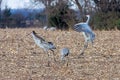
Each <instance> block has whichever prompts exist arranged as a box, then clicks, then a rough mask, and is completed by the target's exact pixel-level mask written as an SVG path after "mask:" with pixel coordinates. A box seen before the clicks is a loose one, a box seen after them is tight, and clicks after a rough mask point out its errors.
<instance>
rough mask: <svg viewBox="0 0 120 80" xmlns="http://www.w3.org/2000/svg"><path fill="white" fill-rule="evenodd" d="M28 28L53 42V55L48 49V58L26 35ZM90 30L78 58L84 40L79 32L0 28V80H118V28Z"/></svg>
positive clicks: (28, 31)
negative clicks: (92, 34) (66, 51)
mask: <svg viewBox="0 0 120 80" xmlns="http://www.w3.org/2000/svg"><path fill="white" fill-rule="evenodd" d="M32 30H35V31H36V32H37V33H38V35H40V36H41V37H43V38H44V39H45V40H47V41H51V42H54V44H55V46H56V48H57V49H56V50H54V51H55V56H54V55H53V54H52V52H49V53H50V57H49V59H48V56H47V54H46V53H45V52H44V51H43V50H42V49H41V48H39V47H38V46H37V45H36V44H35V43H34V41H33V39H32V37H31V35H28V34H30V32H31V31H32ZM94 32H95V34H96V39H95V41H94V45H93V47H92V46H91V44H89V46H88V48H87V50H86V51H85V54H84V56H81V57H80V58H78V55H79V54H80V51H81V50H82V47H83V44H84V38H83V35H82V34H81V33H78V32H75V31H45V30H43V29H39V28H28V29H0V80H120V31H117V30H116V31H94ZM64 47H67V48H69V49H70V55H69V56H68V57H67V58H66V61H64V62H63V61H61V60H60V49H61V48H64ZM53 57H55V59H56V62H55V61H54V60H53ZM48 60H49V61H50V66H47V64H48Z"/></svg>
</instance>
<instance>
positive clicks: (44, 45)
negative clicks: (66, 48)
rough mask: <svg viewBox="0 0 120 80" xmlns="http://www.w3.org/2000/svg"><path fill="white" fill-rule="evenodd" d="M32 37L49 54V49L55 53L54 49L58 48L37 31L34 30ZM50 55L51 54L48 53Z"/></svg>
mask: <svg viewBox="0 0 120 80" xmlns="http://www.w3.org/2000/svg"><path fill="white" fill-rule="evenodd" d="M32 37H33V39H34V41H35V43H36V44H37V45H38V46H39V47H40V48H42V49H43V50H44V51H45V52H46V53H47V54H48V50H51V51H52V52H53V54H54V50H53V49H56V47H55V46H54V44H53V43H52V42H47V41H45V40H44V39H43V38H42V37H40V36H38V35H37V34H36V32H35V31H32ZM48 56H49V54H48Z"/></svg>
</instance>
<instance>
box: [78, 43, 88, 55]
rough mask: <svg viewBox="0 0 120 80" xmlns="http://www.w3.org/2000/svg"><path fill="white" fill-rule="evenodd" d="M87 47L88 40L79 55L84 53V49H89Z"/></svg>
mask: <svg viewBox="0 0 120 80" xmlns="http://www.w3.org/2000/svg"><path fill="white" fill-rule="evenodd" d="M87 47H88V42H85V43H84V47H83V49H82V51H81V53H80V54H79V57H80V56H81V55H83V54H84V51H85V50H86V49H87Z"/></svg>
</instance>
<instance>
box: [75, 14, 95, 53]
mask: <svg viewBox="0 0 120 80" xmlns="http://www.w3.org/2000/svg"><path fill="white" fill-rule="evenodd" d="M86 16H87V18H88V19H87V21H86V22H81V23H77V24H75V25H74V27H73V29H74V30H75V31H77V32H82V33H83V36H84V38H85V43H84V47H83V49H82V52H81V54H80V55H83V54H84V51H85V49H86V48H87V47H88V42H91V43H92V45H93V41H94V39H95V34H94V32H93V31H92V29H91V28H90V26H89V25H88V23H89V20H90V15H86Z"/></svg>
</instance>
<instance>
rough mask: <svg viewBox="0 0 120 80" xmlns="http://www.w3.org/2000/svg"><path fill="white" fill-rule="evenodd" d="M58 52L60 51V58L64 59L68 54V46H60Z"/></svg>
mask: <svg viewBox="0 0 120 80" xmlns="http://www.w3.org/2000/svg"><path fill="white" fill-rule="evenodd" d="M60 53H61V60H64V57H66V56H68V55H69V53H70V52H69V49H68V48H62V49H61V51H60Z"/></svg>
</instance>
